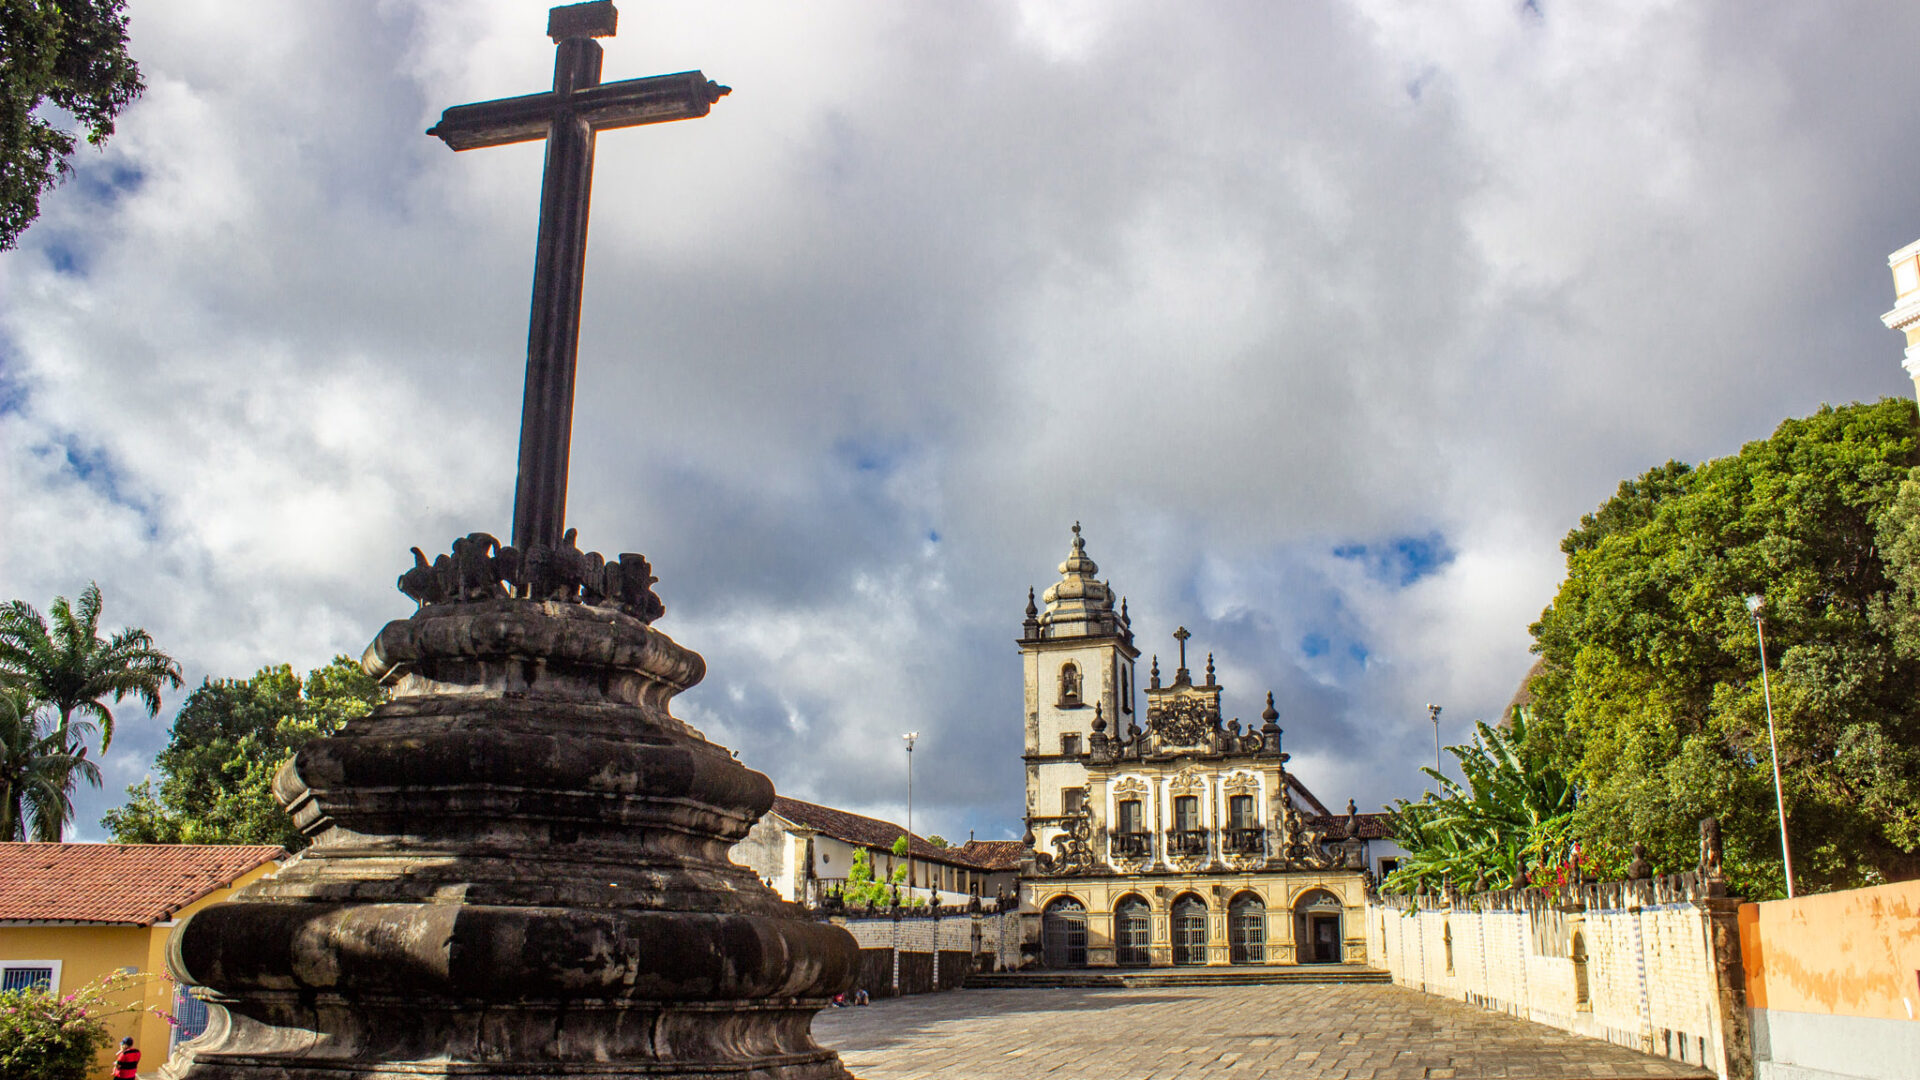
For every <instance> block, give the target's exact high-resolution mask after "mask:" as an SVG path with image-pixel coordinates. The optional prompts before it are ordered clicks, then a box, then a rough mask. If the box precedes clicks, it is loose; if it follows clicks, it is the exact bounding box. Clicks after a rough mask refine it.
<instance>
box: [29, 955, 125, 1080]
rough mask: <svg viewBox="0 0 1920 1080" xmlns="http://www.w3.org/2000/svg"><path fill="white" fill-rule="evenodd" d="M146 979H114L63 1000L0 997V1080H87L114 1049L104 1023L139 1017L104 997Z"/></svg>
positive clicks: (33, 994)
mask: <svg viewBox="0 0 1920 1080" xmlns="http://www.w3.org/2000/svg"><path fill="white" fill-rule="evenodd" d="M145 978H146V976H144V975H132V974H121V973H116V974H113V975H107V976H105V977H103V978H99V979H96V980H94V981H93V982H90V983H88V984H87V985H85V986H83V987H81V988H80V989H78V990H75V991H73V992H71V993H68V994H53V993H49V992H48V991H46V990H43V989H41V988H39V987H37V986H36V987H27V988H26V989H23V990H8V991H5V992H0V1080H87V1077H88V1076H89V1075H90V1074H91V1073H92V1072H93V1069H94V1060H95V1058H97V1057H98V1056H99V1054H100V1052H101V1051H102V1050H105V1049H106V1048H107V1047H109V1046H111V1045H113V1033H112V1032H111V1031H110V1030H109V1029H108V1027H107V1021H108V1020H110V1019H112V1018H114V1017H116V1016H124V1015H126V1014H128V1013H137V1012H139V1011H140V1007H139V1006H138V1005H127V1004H123V1003H121V1002H117V1001H111V1000H109V996H110V995H112V994H115V993H117V992H119V991H122V990H125V989H126V988H127V987H129V986H131V985H133V984H134V983H136V982H140V981H142V980H144V979H145Z"/></svg>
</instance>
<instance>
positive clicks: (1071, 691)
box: [1060, 663, 1080, 705]
mask: <svg viewBox="0 0 1920 1080" xmlns="http://www.w3.org/2000/svg"><path fill="white" fill-rule="evenodd" d="M1060 704H1062V705H1078V704H1080V668H1079V667H1078V666H1077V665H1075V664H1071V663H1068V664H1063V665H1061V667H1060Z"/></svg>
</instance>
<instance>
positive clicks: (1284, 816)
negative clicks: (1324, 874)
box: [1273, 775, 1340, 870]
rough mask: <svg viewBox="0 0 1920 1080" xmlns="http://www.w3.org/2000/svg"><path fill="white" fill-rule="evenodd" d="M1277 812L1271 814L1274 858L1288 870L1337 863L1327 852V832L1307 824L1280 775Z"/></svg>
mask: <svg viewBox="0 0 1920 1080" xmlns="http://www.w3.org/2000/svg"><path fill="white" fill-rule="evenodd" d="M1279 801H1280V809H1279V811H1278V812H1277V813H1276V814H1275V815H1274V822H1273V826H1274V830H1273V831H1274V845H1273V854H1274V858H1275V859H1276V860H1278V861H1280V862H1282V863H1284V864H1286V865H1287V866H1288V867H1289V868H1297V869H1303V870H1325V869H1327V868H1328V867H1330V866H1332V865H1334V863H1336V862H1338V861H1340V860H1339V859H1338V857H1337V856H1336V855H1334V854H1333V853H1331V852H1329V851H1327V848H1326V840H1327V833H1326V831H1325V830H1323V829H1319V828H1315V827H1313V826H1310V825H1309V824H1307V818H1306V815H1305V814H1302V813H1301V812H1300V808H1299V807H1298V806H1295V805H1294V803H1293V792H1292V791H1291V790H1290V788H1289V786H1288V785H1287V784H1286V782H1285V777H1284V775H1283V776H1282V781H1281V787H1280V800H1279Z"/></svg>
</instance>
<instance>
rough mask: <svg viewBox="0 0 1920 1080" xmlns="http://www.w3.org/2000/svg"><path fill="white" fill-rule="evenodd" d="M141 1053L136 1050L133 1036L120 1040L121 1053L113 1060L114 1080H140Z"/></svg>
mask: <svg viewBox="0 0 1920 1080" xmlns="http://www.w3.org/2000/svg"><path fill="white" fill-rule="evenodd" d="M139 1076H140V1051H139V1050H136V1049H134V1046H133V1036H131V1035H129V1036H127V1037H126V1038H124V1039H121V1040H120V1053H119V1054H117V1055H115V1056H114V1059H113V1080H138V1077H139Z"/></svg>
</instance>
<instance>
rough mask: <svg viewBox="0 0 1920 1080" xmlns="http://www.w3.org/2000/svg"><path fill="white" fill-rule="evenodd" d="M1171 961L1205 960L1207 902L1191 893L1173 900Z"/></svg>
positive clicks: (1193, 961)
mask: <svg viewBox="0 0 1920 1080" xmlns="http://www.w3.org/2000/svg"><path fill="white" fill-rule="evenodd" d="M1173 962H1174V963H1176V964H1204V963H1206V962H1207V902H1206V901H1205V900H1202V899H1200V898H1199V897H1197V896H1195V895H1193V894H1192V893H1183V894H1182V895H1181V896H1180V899H1178V900H1175V901H1174V902H1173Z"/></svg>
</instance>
